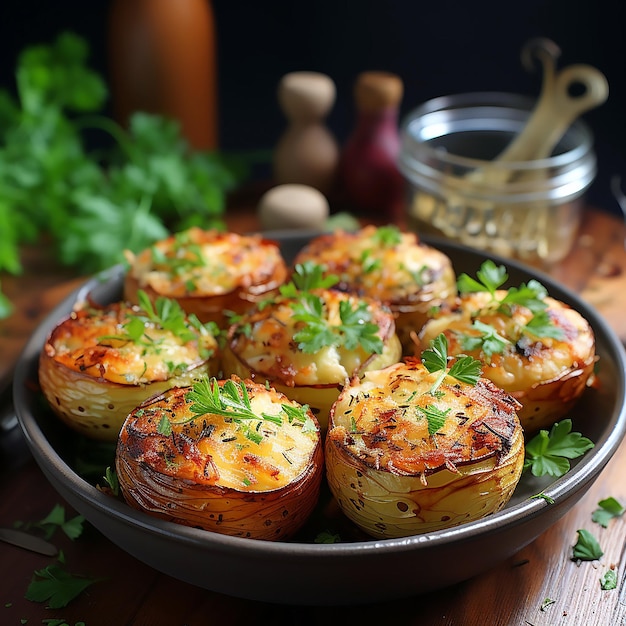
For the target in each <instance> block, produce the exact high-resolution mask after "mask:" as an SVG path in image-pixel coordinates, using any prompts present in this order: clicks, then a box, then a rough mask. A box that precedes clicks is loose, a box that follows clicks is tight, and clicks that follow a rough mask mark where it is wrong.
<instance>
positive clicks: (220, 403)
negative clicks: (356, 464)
mask: <svg viewBox="0 0 626 626" xmlns="http://www.w3.org/2000/svg"><path fill="white" fill-rule="evenodd" d="M187 400H188V401H189V402H190V403H191V407H190V408H191V412H192V413H193V417H191V418H189V419H187V420H185V421H191V420H192V419H195V418H196V417H200V416H202V415H207V414H211V415H220V416H222V417H225V418H228V419H230V420H232V421H233V422H236V423H237V424H238V425H239V426H240V428H241V429H242V430H243V432H244V435H245V436H246V437H247V438H248V439H249V440H250V441H252V442H254V443H260V442H261V441H262V440H263V435H262V434H261V433H259V432H257V431H256V430H255V428H254V425H250V423H249V422H253V421H254V422H257V423H258V422H259V421H263V420H265V421H268V422H271V423H274V424H278V425H281V424H282V423H283V417H282V415H281V414H283V415H284V416H285V417H286V418H287V419H288V421H289V423H290V424H291V423H293V422H294V421H295V422H298V423H301V424H302V431H303V432H317V428H316V426H315V423H314V422H313V420H311V418H310V417H309V415H308V407H307V406H306V405H304V406H300V407H297V406H294V405H290V404H281V413H278V414H276V415H270V414H268V413H255V412H254V411H253V409H252V405H251V403H250V397H249V395H248V390H247V388H246V385H245V383H243V382H236V381H234V380H227V381H225V382H224V384H223V385H220V384H219V383H218V381H217V379H215V378H211V379H210V380H209V379H206V378H205V379H202V380H200V381H198V382H196V383H194V385H193V387H192V389H191V391H190V392H189V393H188V394H187ZM177 423H181V422H177ZM257 425H258V424H257ZM158 432H159V433H161V434H163V435H169V434H171V432H172V423H171V420H170V418H169V417H168V416H167V415H163V416H162V417H161V420H160V422H159V425H158Z"/></svg>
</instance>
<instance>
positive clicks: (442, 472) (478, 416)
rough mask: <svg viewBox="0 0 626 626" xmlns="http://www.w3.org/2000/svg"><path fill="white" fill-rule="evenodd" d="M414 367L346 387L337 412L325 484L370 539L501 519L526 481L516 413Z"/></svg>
mask: <svg viewBox="0 0 626 626" xmlns="http://www.w3.org/2000/svg"><path fill="white" fill-rule="evenodd" d="M439 376H440V373H439V372H435V373H431V372H429V371H428V370H427V369H426V368H425V367H424V366H423V365H422V364H421V363H419V362H417V361H416V360H412V359H408V360H407V362H406V363H398V364H396V365H392V366H390V367H388V368H385V369H382V370H379V371H370V372H367V373H366V374H365V376H364V377H363V379H362V380H354V381H353V382H352V383H351V384H350V385H347V386H346V387H345V388H344V390H343V391H342V393H341V395H340V396H339V398H338V400H337V402H336V403H335V404H334V405H333V407H332V410H331V414H330V424H329V430H328V435H327V438H326V475H327V479H328V484H329V486H330V489H331V492H332V493H333V495H334V496H335V498H336V500H337V502H338V503H339V506H340V508H341V509H342V511H343V512H344V513H345V514H346V516H347V517H348V518H350V519H351V520H352V521H353V522H354V523H355V524H357V526H359V527H360V528H361V529H362V530H364V531H365V532H366V533H368V534H370V535H372V536H374V537H378V538H389V537H403V536H409V535H415V534H419V533H425V532H431V531H436V530H440V529H443V528H448V527H450V526H455V525H458V524H461V523H464V522H469V521H473V520H476V519H479V518H481V517H484V516H486V515H489V514H491V513H494V512H496V511H498V510H500V509H501V508H502V507H503V506H504V505H505V504H506V503H507V502H508V500H509V499H510V497H511V495H512V493H513V491H514V489H515V487H516V485H517V483H518V481H519V478H520V476H521V473H522V468H523V462H524V440H523V433H522V428H521V426H520V423H519V420H518V418H517V414H516V410H517V407H518V403H517V402H516V401H515V400H514V399H513V398H512V397H511V396H509V395H508V394H506V393H504V392H502V391H501V390H500V389H498V388H497V387H495V385H493V383H491V381H488V380H486V379H484V378H479V379H478V382H477V383H476V384H475V385H472V384H468V383H460V382H459V381H456V380H454V379H451V378H450V377H449V376H446V377H445V379H444V380H443V382H442V383H441V384H440V386H439V387H438V388H437V391H436V393H434V394H433V393H432V390H433V388H434V386H435V385H436V381H437V380H438V377H439Z"/></svg>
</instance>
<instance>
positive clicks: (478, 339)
mask: <svg viewBox="0 0 626 626" xmlns="http://www.w3.org/2000/svg"><path fill="white" fill-rule="evenodd" d="M472 328H474V329H475V330H476V331H478V335H465V334H463V335H462V336H461V348H462V349H463V350H476V349H478V348H480V349H481V350H482V351H483V354H484V355H485V356H486V357H487V358H488V359H490V358H491V357H492V356H493V355H494V354H501V353H502V352H504V349H505V348H506V346H507V345H509V344H510V343H511V342H510V341H509V340H508V339H507V338H506V337H503V336H502V335H500V334H499V333H498V332H497V330H496V329H495V328H494V327H493V326H491V325H490V324H485V323H483V322H481V321H480V320H474V322H473V324H472Z"/></svg>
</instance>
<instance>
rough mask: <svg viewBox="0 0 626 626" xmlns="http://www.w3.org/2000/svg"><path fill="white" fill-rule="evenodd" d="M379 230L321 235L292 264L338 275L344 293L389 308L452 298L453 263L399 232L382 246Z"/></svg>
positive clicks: (412, 237) (453, 288)
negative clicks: (320, 267)
mask: <svg viewBox="0 0 626 626" xmlns="http://www.w3.org/2000/svg"><path fill="white" fill-rule="evenodd" d="M382 228H384V227H382ZM380 230H381V227H378V228H377V227H375V226H366V227H364V228H362V229H361V230H359V231H356V232H343V231H336V232H334V233H332V234H326V235H321V236H320V237H317V238H316V239H314V240H313V241H311V242H310V243H309V244H308V245H307V246H306V247H305V248H303V249H302V250H301V251H300V253H299V254H298V255H297V257H296V259H295V262H296V263H304V262H305V261H307V260H309V261H314V262H315V263H318V264H321V265H324V266H325V267H326V273H327V274H335V275H337V276H339V279H340V287H341V289H343V290H344V291H350V292H352V293H357V294H361V295H367V296H369V297H371V298H375V299H377V300H381V301H383V302H387V303H389V304H390V305H392V306H393V305H394V304H396V303H398V304H399V303H402V302H406V301H411V300H415V299H419V300H420V301H424V300H430V299H434V298H447V297H449V296H450V295H454V294H455V293H456V279H455V274H454V271H453V269H452V263H451V261H450V259H449V258H448V257H447V256H446V255H445V254H443V253H442V252H440V251H439V250H436V249H435V248H432V247H430V246H427V245H425V244H423V243H420V242H419V241H418V239H417V237H416V236H415V235H414V234H413V233H406V232H400V231H398V240H397V241H392V242H389V243H385V242H384V240H383V241H381V238H380V237H379V234H380Z"/></svg>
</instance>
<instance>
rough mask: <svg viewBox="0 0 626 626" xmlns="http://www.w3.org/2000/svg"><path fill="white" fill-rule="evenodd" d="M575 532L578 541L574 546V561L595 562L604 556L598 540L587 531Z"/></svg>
mask: <svg viewBox="0 0 626 626" xmlns="http://www.w3.org/2000/svg"><path fill="white" fill-rule="evenodd" d="M576 532H577V533H578V540H577V541H576V544H575V545H574V550H573V557H574V559H580V560H581V561H595V560H597V559H599V558H600V557H601V556H602V555H603V554H604V552H603V551H602V548H601V547H600V544H599V543H598V540H597V539H596V538H595V537H594V536H593V535H592V534H591V533H590V532H589V531H588V530H585V529H581V530H577V531H576Z"/></svg>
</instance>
